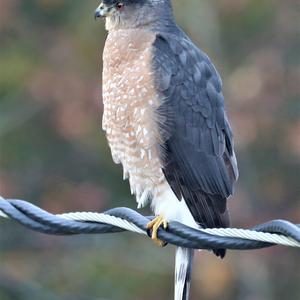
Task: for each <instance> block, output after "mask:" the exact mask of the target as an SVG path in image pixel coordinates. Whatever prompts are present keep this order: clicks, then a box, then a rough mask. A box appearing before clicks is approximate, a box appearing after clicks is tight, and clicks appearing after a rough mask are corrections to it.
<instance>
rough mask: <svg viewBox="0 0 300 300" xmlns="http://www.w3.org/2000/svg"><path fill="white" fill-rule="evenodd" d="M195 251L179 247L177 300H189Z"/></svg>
mask: <svg viewBox="0 0 300 300" xmlns="http://www.w3.org/2000/svg"><path fill="white" fill-rule="evenodd" d="M193 257H194V250H193V249H188V248H181V247H178V248H177V249H176V258H175V297H174V299H175V300H188V299H189V294H190V286H191V279H192V264H193Z"/></svg>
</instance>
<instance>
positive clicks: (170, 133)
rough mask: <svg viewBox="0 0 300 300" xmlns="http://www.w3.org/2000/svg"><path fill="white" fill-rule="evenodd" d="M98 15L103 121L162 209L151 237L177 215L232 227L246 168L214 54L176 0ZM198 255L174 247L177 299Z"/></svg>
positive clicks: (113, 7) (120, 4) (139, 190)
mask: <svg viewBox="0 0 300 300" xmlns="http://www.w3.org/2000/svg"><path fill="white" fill-rule="evenodd" d="M95 18H96V19H98V18H103V19H105V28H106V30H107V31H108V34H107V38H106V41H105V46H104V50H103V78H102V80H103V84H102V89H103V91H102V98H103V119H102V127H103V130H104V131H105V134H106V138H107V140H108V144H109V146H110V149H111V153H112V159H113V161H114V162H115V163H117V164H121V165H122V166H123V177H124V179H128V180H129V185H130V189H131V193H132V194H133V195H135V198H136V201H137V203H138V208H142V207H145V206H147V205H150V207H151V208H152V210H153V212H154V214H155V218H154V219H153V220H152V221H150V222H149V224H148V226H147V227H148V229H149V231H150V232H151V237H152V239H153V240H154V241H155V242H156V243H157V244H158V245H160V246H164V244H165V243H164V242H163V241H161V240H159V239H158V235H157V232H158V229H159V228H161V227H163V228H164V229H166V230H167V227H168V223H169V222H171V221H178V222H181V223H183V224H185V225H187V226H190V227H193V228H196V229H197V228H220V227H228V226H229V214H228V209H227V200H228V199H229V198H230V197H231V196H232V195H233V192H234V183H235V181H236V180H237V179H238V167H237V160H236V155H235V152H234V141H233V133H232V129H231V127H230V124H229V120H228V117H227V113H226V111H225V107H224V96H223V93H222V80H221V77H220V75H219V73H218V72H217V70H216V68H215V66H214V65H213V63H212V62H211V60H210V58H209V57H208V56H207V54H205V53H204V52H203V51H202V50H200V49H199V48H198V47H197V46H196V45H195V44H194V43H193V42H192V40H191V39H190V38H189V37H188V35H187V34H186V33H185V32H184V31H183V30H182V29H181V28H180V27H179V26H178V25H177V24H176V21H175V18H174V13H173V8H172V3H171V0H121V1H118V0H103V1H102V2H101V3H100V5H99V6H98V8H97V9H96V11H95ZM212 251H213V252H214V253H215V254H216V255H217V256H219V257H221V258H223V257H224V256H225V253H226V250H225V249H212ZM193 254H194V250H191V249H187V248H182V247H178V248H177V250H176V259H175V261H176V263H175V300H185V299H188V298H189V288H190V280H191V270H192V259H193Z"/></svg>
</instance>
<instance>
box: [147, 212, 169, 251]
mask: <svg viewBox="0 0 300 300" xmlns="http://www.w3.org/2000/svg"><path fill="white" fill-rule="evenodd" d="M161 225H163V228H164V229H167V228H168V222H167V220H166V219H165V218H164V217H163V216H157V217H156V218H154V219H153V220H152V221H150V222H149V223H148V224H147V228H148V229H152V234H151V238H152V240H153V241H154V243H155V244H157V245H158V246H160V247H164V246H166V245H167V243H166V242H164V241H161V240H160V239H159V238H158V237H157V231H158V229H159V227H160V226H161Z"/></svg>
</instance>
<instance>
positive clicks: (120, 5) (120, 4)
mask: <svg viewBox="0 0 300 300" xmlns="http://www.w3.org/2000/svg"><path fill="white" fill-rule="evenodd" d="M123 7H124V3H122V2H119V3H118V4H117V9H118V10H121V9H122V8H123Z"/></svg>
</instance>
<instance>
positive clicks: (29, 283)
mask: <svg viewBox="0 0 300 300" xmlns="http://www.w3.org/2000/svg"><path fill="white" fill-rule="evenodd" d="M173 2H174V8H175V14H176V18H177V20H178V23H179V24H180V26H181V27H183V28H184V30H185V31H186V32H187V33H188V34H189V35H190V36H191V37H192V38H193V40H194V41H195V43H196V44H197V45H199V46H200V47H201V48H202V49H203V50H204V51H206V52H207V53H208V54H209V56H210V57H211V58H212V59H213V61H214V63H215V65H216V66H217V68H218V70H219V71H220V73H221V75H222V77H223V81H224V93H225V97H226V101H227V104H226V105H227V110H228V114H229V116H230V120H231V124H232V127H233V130H234V133H235V141H236V152H237V156H238V161H239V168H240V179H239V182H238V184H237V188H236V194H235V196H234V199H232V200H231V201H230V204H229V205H230V210H231V216H232V225H233V226H243V227H247V226H252V225H255V224H257V223H261V222H264V221H267V220H269V219H276V218H286V219H289V220H291V221H293V222H300V201H299V200H300V183H299V176H300V97H299V95H300V80H299V78H300V65H299V60H300V36H299V34H300V31H299V30H300V26H299V25H300V23H299V22H300V5H299V2H298V1H297V0H285V1H282V0H218V1H216V0H215V1H212V0H201V1H200V0H184V1H183V0H178V1H173ZM97 6H98V1H96V0H93V1H82V0H73V1H66V0H65V1H64V0H26V1H22V0H0V194H1V195H2V196H4V197H7V198H19V199H25V200H28V201H31V202H32V203H34V204H37V205H40V206H41V207H43V208H45V209H47V210H49V211H51V212H53V213H62V212H68V211H103V210H105V209H107V208H111V207H116V206H129V207H131V208H135V201H134V199H133V197H131V196H130V194H129V188H128V183H127V182H123V181H122V180H121V174H122V171H121V169H120V167H118V166H115V165H114V164H113V162H112V159H111V156H110V151H109V149H108V146H107V143H106V140H105V137H104V134H103V132H102V130H101V114H102V101H101V68H102V66H101V53H102V49H103V44H104V40H105V36H106V33H105V30H104V24H103V22H101V21H100V22H95V21H94V19H93V12H94V9H95V8H96V7H97ZM143 213H149V212H148V211H147V210H144V211H143ZM0 266H1V267H0V299H1V300H18V299H22V300H29V299H30V300H36V299H37V300H40V299H46V300H59V299H62V300H66V299H75V300H77V299H78V300H92V299H98V300H140V299H142V300H148V299H149V300H150V299H151V300H152V299H158V300H164V299H172V297H173V268H174V248H173V247H171V246H168V247H166V248H164V249H160V248H158V247H156V246H154V244H153V243H151V242H149V240H146V239H144V238H142V237H139V236H136V235H133V234H129V233H127V234H117V235H105V236H75V237H67V238H66V237H64V238H63V237H50V236H45V235H42V234H37V233H33V232H31V231H28V230H26V229H24V228H22V227H21V226H19V225H17V224H15V223H14V222H11V221H8V220H4V219H2V220H0ZM299 282H300V254H299V251H297V250H295V249H290V248H283V247H276V248H272V249H267V250H259V251H246V252H234V251H230V252H228V255H227V257H226V259H225V260H224V261H220V260H218V259H217V258H216V257H215V256H213V255H212V254H210V253H207V252H202V253H198V254H197V256H196V260H195V267H194V274H193V284H192V297H191V299H202V300H217V299H218V300H219V299H222V300H227V299H228V300H229V299H230V300H271V299H272V300H273V299H274V300H277V299H278V300H279V299H300V285H299Z"/></svg>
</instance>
